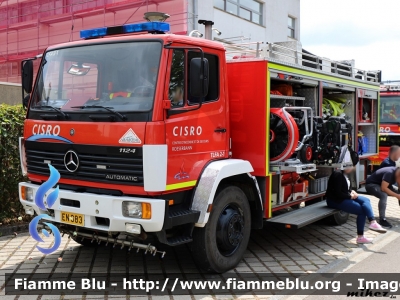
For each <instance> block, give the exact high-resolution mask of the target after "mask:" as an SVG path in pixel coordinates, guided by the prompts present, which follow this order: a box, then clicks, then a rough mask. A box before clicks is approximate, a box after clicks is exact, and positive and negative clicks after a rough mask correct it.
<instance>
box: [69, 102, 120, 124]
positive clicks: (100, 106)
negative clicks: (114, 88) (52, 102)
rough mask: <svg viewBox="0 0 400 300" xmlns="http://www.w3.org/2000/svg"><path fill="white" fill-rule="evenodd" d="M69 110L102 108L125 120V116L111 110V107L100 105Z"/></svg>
mask: <svg viewBox="0 0 400 300" xmlns="http://www.w3.org/2000/svg"><path fill="white" fill-rule="evenodd" d="M71 108H80V109H85V108H102V109H105V110H107V111H109V112H111V113H113V114H114V115H116V116H118V117H120V118H121V119H122V120H123V121H125V120H126V116H124V115H122V114H120V113H119V112H117V111H115V110H113V109H111V107H107V106H102V105H82V106H71Z"/></svg>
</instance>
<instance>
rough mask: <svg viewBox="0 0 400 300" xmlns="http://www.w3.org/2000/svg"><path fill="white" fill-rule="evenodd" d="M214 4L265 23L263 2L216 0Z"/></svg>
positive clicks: (253, 0) (248, 18) (260, 23)
mask: <svg viewBox="0 0 400 300" xmlns="http://www.w3.org/2000/svg"><path fill="white" fill-rule="evenodd" d="M214 6H215V7H216V8H219V9H222V10H224V11H226V12H228V13H230V14H234V15H237V16H239V17H241V18H243V19H246V20H249V21H250V22H253V23H256V24H259V25H263V24H262V23H263V22H262V20H263V18H262V15H263V4H262V3H260V2H258V1H255V0H214Z"/></svg>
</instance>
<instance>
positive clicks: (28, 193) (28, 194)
mask: <svg viewBox="0 0 400 300" xmlns="http://www.w3.org/2000/svg"><path fill="white" fill-rule="evenodd" d="M21 198H22V199H23V200H26V201H33V188H30V187H27V186H21Z"/></svg>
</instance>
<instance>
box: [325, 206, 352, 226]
mask: <svg viewBox="0 0 400 300" xmlns="http://www.w3.org/2000/svg"><path fill="white" fill-rule="evenodd" d="M348 219H349V213H347V212H344V211H342V210H341V211H338V212H337V213H335V214H333V215H332V216H329V217H327V218H326V221H327V222H328V224H329V225H343V224H345V223H346V222H347V220H348Z"/></svg>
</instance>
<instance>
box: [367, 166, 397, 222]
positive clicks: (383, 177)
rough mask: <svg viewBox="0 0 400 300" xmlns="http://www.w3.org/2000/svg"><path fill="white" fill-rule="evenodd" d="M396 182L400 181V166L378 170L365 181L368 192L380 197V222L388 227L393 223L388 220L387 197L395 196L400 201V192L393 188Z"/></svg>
mask: <svg viewBox="0 0 400 300" xmlns="http://www.w3.org/2000/svg"><path fill="white" fill-rule="evenodd" d="M396 183H397V184H399V183H400V168H396V167H386V168H382V169H379V170H377V171H376V172H374V173H372V175H371V176H369V177H368V178H367V181H366V183H365V189H366V191H367V193H368V194H370V195H373V196H375V197H377V198H378V199H379V203H378V208H379V224H381V225H382V226H383V227H387V228H392V224H390V223H389V222H388V221H387V220H386V206H387V197H388V196H392V197H395V198H397V199H398V200H399V203H400V194H398V191H397V190H396V189H395V188H393V185H394V184H396Z"/></svg>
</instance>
